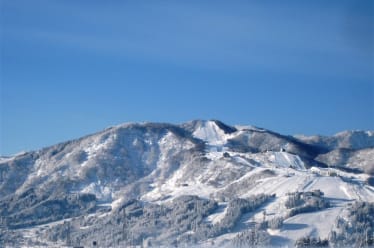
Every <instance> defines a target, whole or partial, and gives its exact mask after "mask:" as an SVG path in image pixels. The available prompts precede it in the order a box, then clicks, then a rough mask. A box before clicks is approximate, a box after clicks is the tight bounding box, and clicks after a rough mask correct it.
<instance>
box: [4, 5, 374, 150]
mask: <svg viewBox="0 0 374 248" xmlns="http://www.w3.org/2000/svg"><path fill="white" fill-rule="evenodd" d="M0 3H1V5H0V7H1V9H0V11H1V19H0V21H1V22H0V25H1V29H0V30H1V31H0V32H1V33H0V35H1V36H0V38H1V39H0V42H1V43H0V45H1V53H0V59H1V61H0V65H1V67H0V70H1V71H0V83H1V85H0V97H1V99H0V101H1V102H0V114H1V115H0V117H1V120H0V154H1V155H9V154H13V153H16V152H19V151H23V150H34V149H39V148H42V147H45V146H48V145H52V144H55V143H57V142H61V141H64V140H68V139H71V138H77V137H80V136H83V135H85V134H88V133H92V132H96V131H99V130H101V129H103V128H106V127H107V126H110V125H115V124H119V123H122V122H140V121H156V122H171V123H181V122H185V121H189V120H192V119H220V120H222V121H224V122H226V123H228V124H252V125H257V126H261V127H265V128H269V129H272V130H274V131H278V132H281V133H285V134H299V133H305V134H325V135H330V134H333V133H336V132H338V131H341V130H346V129H374V69H373V68H374V9H373V8H374V6H373V1H371V0H361V1H355V0H331V1H322V0H316V1H296V0H295V1H281V3H280V1H239V0H233V1H220V0H218V1H208V0H200V1H194V0H192V1H168V0H162V1H161V0H160V1H157V0H153V1H135V0H134V1H126V0H124V1H118V0H113V1H87V0H66V1H58V0H34V1H29V0H0Z"/></svg>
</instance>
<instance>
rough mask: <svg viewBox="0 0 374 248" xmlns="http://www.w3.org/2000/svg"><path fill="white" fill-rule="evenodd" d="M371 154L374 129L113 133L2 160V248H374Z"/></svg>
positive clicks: (192, 125)
mask: <svg viewBox="0 0 374 248" xmlns="http://www.w3.org/2000/svg"><path fill="white" fill-rule="evenodd" d="M373 155H374V132H373V131H346V132H342V133H339V134H336V135H334V136H331V137H323V136H311V137H306V136H285V135H281V134H279V133H276V132H273V131H270V130H266V129H262V128H257V127H253V126H229V125H226V124H224V123H222V122H220V121H217V120H211V121H201V120H197V121H192V122H188V123H184V124H181V125H172V124H166V123H128V124H123V125H119V126H115V127H110V128H108V129H105V130H103V131H101V132H99V133H96V134H92V135H89V136H86V137H82V138H80V139H76V140H72V141H67V142H63V143H60V144H57V145H54V146H51V147H47V148H44V149H41V150H39V151H32V152H26V153H22V154H18V155H16V156H13V157H2V158H0V217H1V219H0V247H1V246H5V247H7V246H8V247H13V246H25V247H26V246H31V247H32V246H46V247H64V246H66V247H68V246H79V245H80V246H84V247H91V246H93V245H94V244H97V245H98V246H100V247H113V246H114V247H115V246H118V247H124V246H140V245H144V246H155V247H159V246H166V247H170V246H179V245H188V246H191V245H195V246H203V247H217V246H229V247H232V246H237V247H240V246H249V245H255V246H256V245H259V246H264V245H266V246H290V247H292V246H294V245H295V244H298V243H297V242H299V243H300V242H301V241H300V240H301V239H302V238H305V237H308V238H311V239H309V241H308V242H310V243H313V242H315V243H313V244H317V243H318V242H319V241H318V239H321V240H322V241H323V240H325V241H326V242H328V243H329V245H330V246H339V245H346V246H350V245H352V244H357V243H359V242H361V243H362V244H369V242H371V241H370V237H371V238H373V234H372V233H373V232H372V230H374V223H373V220H372V219H367V218H363V219H354V218H356V217H355V216H356V214H355V213H361V212H365V211H366V212H365V213H366V214H369V215H370V214H371V212H370V211H372V210H373V209H374V206H373V204H374V187H373V176H374V159H373V158H374V156H373ZM362 202H365V204H367V205H362V204H363V203H362ZM360 204H361V205H360ZM373 214H374V210H373ZM349 221H351V222H349ZM353 221H356V222H357V223H362V230H361V232H359V231H357V230H356V232H353V231H350V232H352V233H354V234H355V235H356V236H357V238H355V237H356V236H353V237H351V238H350V239H348V238H347V237H346V236H347V235H345V234H346V232H348V231H347V230H349V225H348V224H346V225H344V223H345V222H347V223H348V222H349V223H353ZM342 223H343V224H342ZM343 227H344V228H343ZM360 228H361V227H360ZM365 232H368V233H369V234H368V235H366V236H365V237H369V239H368V238H366V239H365V240H364V241H363V240H362V237H361V236H360V235H361V234H362V233H364V234H366V233H365ZM370 235H371V236H370ZM313 238H316V239H315V240H314V239H313ZM311 240H312V241H311ZM304 241H305V240H303V241H302V242H304ZM322 241H321V243H318V244H322ZM372 241H373V242H374V239H372ZM365 242H366V243H365Z"/></svg>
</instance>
